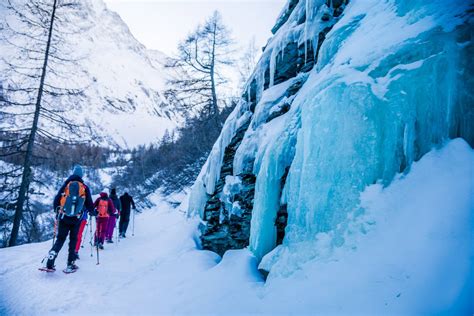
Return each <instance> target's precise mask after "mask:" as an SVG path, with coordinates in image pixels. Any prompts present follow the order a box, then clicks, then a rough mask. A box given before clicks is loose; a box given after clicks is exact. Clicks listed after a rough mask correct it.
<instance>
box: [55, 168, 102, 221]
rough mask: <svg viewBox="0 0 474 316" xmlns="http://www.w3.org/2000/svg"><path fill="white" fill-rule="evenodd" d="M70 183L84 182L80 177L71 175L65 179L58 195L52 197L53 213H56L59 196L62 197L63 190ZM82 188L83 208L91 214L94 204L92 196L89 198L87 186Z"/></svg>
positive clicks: (89, 193)
mask: <svg viewBox="0 0 474 316" xmlns="http://www.w3.org/2000/svg"><path fill="white" fill-rule="evenodd" d="M71 181H79V182H81V183H83V184H84V180H82V178H81V177H79V176H77V175H74V174H73V175H72V176H70V177H69V178H67V180H66V181H65V182H64V184H63V186H62V187H61V189H59V191H58V194H56V196H55V197H54V202H53V207H54V211H57V210H58V207H59V203H60V202H61V196H62V195H63V193H64V190H65V189H66V186H67V185H68V184H69V182H71ZM84 186H85V187H86V201H85V202H84V208H85V209H86V210H87V211H88V212H89V213H91V212H93V211H94V203H93V202H92V196H91V191H90V190H89V187H88V186H87V185H85V184H84Z"/></svg>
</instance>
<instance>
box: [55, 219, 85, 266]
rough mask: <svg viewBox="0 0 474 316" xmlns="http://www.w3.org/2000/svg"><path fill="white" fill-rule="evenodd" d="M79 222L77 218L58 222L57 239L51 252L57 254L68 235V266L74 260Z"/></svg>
mask: <svg viewBox="0 0 474 316" xmlns="http://www.w3.org/2000/svg"><path fill="white" fill-rule="evenodd" d="M80 223H81V221H80V220H79V219H78V218H77V217H68V216H64V218H62V219H60V220H59V225H58V238H57V239H56V242H55V243H54V245H53V248H51V250H54V251H55V252H56V253H59V251H60V250H61V248H62V247H63V245H64V242H65V241H66V238H67V235H68V234H69V255H68V258H67V262H68V264H69V263H71V262H72V261H74V260H76V254H75V251H76V244H77V233H78V232H79V226H80V225H79V224H80Z"/></svg>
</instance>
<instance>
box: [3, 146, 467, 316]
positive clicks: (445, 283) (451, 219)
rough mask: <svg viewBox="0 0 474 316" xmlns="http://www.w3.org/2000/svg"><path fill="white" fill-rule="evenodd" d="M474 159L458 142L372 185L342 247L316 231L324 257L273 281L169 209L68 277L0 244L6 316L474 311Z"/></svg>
mask: <svg viewBox="0 0 474 316" xmlns="http://www.w3.org/2000/svg"><path fill="white" fill-rule="evenodd" d="M473 166H474V151H473V150H472V149H471V148H470V147H469V145H468V144H467V143H466V142H465V141H463V140H461V139H455V140H453V141H450V142H449V143H447V144H446V146H445V147H444V148H442V149H440V150H433V151H431V152H429V153H428V154H426V155H425V156H424V157H423V158H422V159H421V160H420V161H419V162H416V163H414V164H413V166H412V168H411V171H410V172H409V173H408V174H397V175H396V176H395V180H394V181H393V182H392V183H391V184H390V185H389V186H388V187H386V188H383V186H382V185H381V184H374V185H372V186H369V187H368V188H366V189H365V191H364V192H363V193H362V194H361V201H362V203H361V207H362V208H363V209H364V210H365V212H364V215H363V216H362V217H359V218H358V219H357V220H354V221H353V222H352V224H351V225H350V227H349V229H348V230H347V234H346V235H345V238H346V243H345V245H344V246H343V247H341V248H338V249H337V250H336V251H330V240H331V236H330V234H320V235H318V236H317V240H315V242H314V243H313V244H312V246H314V247H315V248H317V249H319V250H320V252H319V256H317V257H313V258H302V259H304V260H301V261H300V264H299V265H298V269H297V271H296V272H295V273H293V274H292V275H291V276H282V275H277V274H270V277H269V279H267V282H266V283H264V282H263V279H262V277H261V276H260V274H259V272H258V270H257V264H258V262H257V259H256V258H255V257H254V256H253V255H252V254H251V253H250V252H249V251H248V250H246V249H244V250H231V251H228V252H227V253H226V254H225V255H224V257H223V258H222V260H219V259H220V258H219V257H218V256H217V255H216V254H214V253H212V252H210V251H202V250H198V249H197V248H196V242H197V240H198V236H197V235H198V233H197V231H196V227H197V225H198V222H199V221H198V220H197V219H196V218H192V219H186V218H185V217H184V216H183V214H181V213H179V212H176V211H175V210H170V209H169V206H167V205H166V204H159V206H158V207H157V209H156V210H147V211H145V213H143V214H141V215H139V216H137V217H136V227H135V236H134V237H132V236H131V231H130V232H129V234H128V238H126V239H125V240H121V241H120V243H118V244H112V245H107V246H106V248H105V250H104V251H102V252H101V253H100V265H96V258H95V253H94V257H90V246H89V245H88V244H87V243H86V244H85V247H84V248H83V249H82V250H81V260H79V262H78V264H79V266H80V269H79V271H78V272H76V273H75V274H72V275H65V274H63V273H62V272H60V271H57V272H55V273H54V274H45V273H43V272H39V271H38V270H37V268H38V266H40V261H41V258H42V257H43V256H44V255H45V254H46V253H47V251H48V250H49V247H50V246H51V242H50V241H48V242H44V243H39V244H29V245H23V246H18V247H14V248H7V249H1V250H0V278H1V282H0V314H2V315H4V314H6V315H45V314H48V315H50V314H52V315H57V314H68V315H96V314H101V315H104V314H107V315H132V314H133V315H157V314H173V315H184V314H191V315H228V314H235V315H243V314H265V315H277V314H286V315H290V314H291V315H354V314H357V315H388V314H395V315H420V314H422V315H428V314H436V315H442V314H446V315H470V314H472V312H473V311H474V306H473V305H472V303H473V302H472V296H471V295H472V284H473V283H472V282H473V260H474V249H473V247H472V243H471V242H472V240H471V239H472V238H471V237H472V235H471V234H472V231H473V229H474V219H473V212H472V211H473V195H472V188H473V185H474V180H473V179H474V177H473V172H474V169H473V168H474V167H473ZM470 236H471V237H470ZM89 239H90V233H89V232H86V236H85V240H86V241H88V240H89ZM307 249H308V248H306V247H305V250H307ZM301 253H302V252H300V254H301ZM308 259H309V261H308ZM65 262H66V246H65V247H64V249H63V250H62V251H61V253H60V256H59V258H58V259H57V265H58V268H63V266H64V265H65ZM278 264H283V265H284V262H282V261H279V262H278Z"/></svg>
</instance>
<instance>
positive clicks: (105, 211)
mask: <svg viewBox="0 0 474 316" xmlns="http://www.w3.org/2000/svg"><path fill="white" fill-rule="evenodd" d="M94 209H95V210H96V211H95V215H96V216H97V225H96V232H95V245H96V246H97V247H99V248H100V249H104V240H105V235H106V233H107V224H108V222H109V217H110V216H111V215H112V214H115V207H114V202H112V200H111V199H110V198H109V196H108V195H107V193H106V192H101V193H100V196H99V197H98V198H97V200H95V202H94Z"/></svg>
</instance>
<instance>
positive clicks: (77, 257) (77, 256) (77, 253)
mask: <svg viewBox="0 0 474 316" xmlns="http://www.w3.org/2000/svg"><path fill="white" fill-rule="evenodd" d="M74 256H75V257H76V260H79V259H80V258H79V252H76V253H74Z"/></svg>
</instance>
